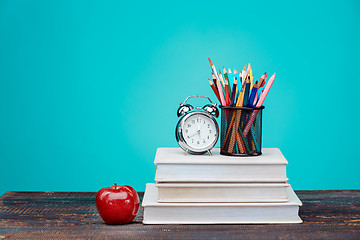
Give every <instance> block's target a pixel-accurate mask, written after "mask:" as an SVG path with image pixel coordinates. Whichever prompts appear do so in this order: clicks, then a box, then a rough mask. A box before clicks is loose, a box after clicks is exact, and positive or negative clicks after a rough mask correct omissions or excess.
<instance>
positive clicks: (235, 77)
mask: <svg viewBox="0 0 360 240" xmlns="http://www.w3.org/2000/svg"><path fill="white" fill-rule="evenodd" d="M233 77H234V81H235V79H236V80H237V79H240V74H239V73H238V71H236V70H235V68H234V71H233ZM240 83H241V81H240ZM233 91H235V90H234V88H233ZM236 94H239V89H238V87H237V84H236Z"/></svg>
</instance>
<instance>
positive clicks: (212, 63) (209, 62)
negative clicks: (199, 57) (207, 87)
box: [208, 58, 214, 66]
mask: <svg viewBox="0 0 360 240" xmlns="http://www.w3.org/2000/svg"><path fill="white" fill-rule="evenodd" d="M208 59H209V63H210V66H212V65H214V64H213V63H212V61H211V60H210V58H208Z"/></svg>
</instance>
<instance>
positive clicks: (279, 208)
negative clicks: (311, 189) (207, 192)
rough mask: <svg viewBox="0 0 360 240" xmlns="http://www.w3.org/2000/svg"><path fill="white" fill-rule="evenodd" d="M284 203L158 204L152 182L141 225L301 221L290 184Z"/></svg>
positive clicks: (148, 188)
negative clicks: (287, 199)
mask: <svg viewBox="0 0 360 240" xmlns="http://www.w3.org/2000/svg"><path fill="white" fill-rule="evenodd" d="M287 195H288V198H289V201H287V202H283V203H159V202H158V201H157V196H158V192H157V188H156V186H155V184H152V183H148V184H147V185H146V190H145V195H144V199H143V202H142V206H143V207H144V219H143V223H144V224H274V223H301V222H302V220H301V218H300V217H299V215H298V213H299V206H301V205H302V203H301V201H300V200H299V198H298V197H297V196H296V194H295V192H294V191H293V190H292V188H291V187H288V188H287Z"/></svg>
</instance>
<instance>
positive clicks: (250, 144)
mask: <svg viewBox="0 0 360 240" xmlns="http://www.w3.org/2000/svg"><path fill="white" fill-rule="evenodd" d="M220 108H221V130H220V131H221V132H220V134H221V135H220V147H221V151H220V154H222V155H228V156H258V155H261V134H262V110H263V109H264V106H262V107H226V106H220Z"/></svg>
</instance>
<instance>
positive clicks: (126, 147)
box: [0, 0, 360, 194]
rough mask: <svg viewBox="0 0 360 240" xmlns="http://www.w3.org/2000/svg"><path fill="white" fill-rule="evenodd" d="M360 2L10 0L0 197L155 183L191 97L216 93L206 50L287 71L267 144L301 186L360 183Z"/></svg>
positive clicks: (5, 18) (266, 128) (227, 61)
mask: <svg viewBox="0 0 360 240" xmlns="http://www.w3.org/2000/svg"><path fill="white" fill-rule="evenodd" d="M359 6H360V3H359V1H341V2H339V1H324V2H322V1H321V2H320V1H319V2H317V1H295V2H293V1H256V2H255V1H229V2H226V1H223V2H217V1H216V2H210V1H204V2H198V1H178V2H169V1H162V2H159V1H156V2H154V1H143V2H137V1H40V0H37V1H16V0H0V114H1V115H0V171H1V180H0V194H3V193H4V192H6V191H24V190H26V191H97V190H98V189H100V188H101V187H104V186H110V185H112V184H113V183H114V182H117V183H118V184H129V185H132V186H133V187H135V188H136V190H138V191H143V190H144V189H145V183H147V182H152V181H153V179H154V176H155V166H154V165H153V160H154V156H155V151H156V148H157V147H176V146H177V143H176V141H175V137H174V127H175V125H176V122H177V120H178V118H177V117H176V110H177V107H178V104H179V102H180V101H183V100H184V99H185V97H187V96H188V95H192V94H204V95H208V96H210V97H211V98H213V99H215V97H214V94H213V93H212V92H211V89H210V87H209V85H208V81H207V78H208V77H210V67H209V63H208V60H207V58H208V57H211V59H212V60H213V61H214V63H215V65H216V66H217V67H218V68H219V67H222V66H224V65H225V66H227V67H232V68H233V67H236V68H237V69H240V68H242V67H243V65H244V64H246V63H248V62H251V64H252V68H253V70H254V75H255V78H259V77H260V75H261V74H262V73H263V72H265V71H267V72H268V73H270V74H272V73H274V72H276V73H277V77H276V80H275V83H274V85H273V88H272V89H271V91H270V93H269V95H268V98H267V99H266V101H265V104H264V105H265V106H266V108H265V110H264V116H263V143H264V147H279V148H280V149H281V151H282V152H283V154H284V155H285V157H286V158H287V159H288V161H289V165H288V177H289V179H290V183H291V184H292V186H293V187H294V188H295V189H359V188H360V182H359V177H358V172H359V167H360V163H359V160H360V158H359V156H358V153H357V149H358V146H359V144H358V143H359V134H360V129H359V125H358V124H359V120H360V119H359V107H358V101H357V100H358V98H359V94H358V93H357V92H358V91H359V90H360V88H359V87H360V84H359V82H360V80H359V77H358V76H359V65H360V58H359V56H360V54H359V53H360V47H359V42H360V28H359V23H360V15H359V14H358V13H359V10H360V7H359ZM201 104H203V103H201Z"/></svg>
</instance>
